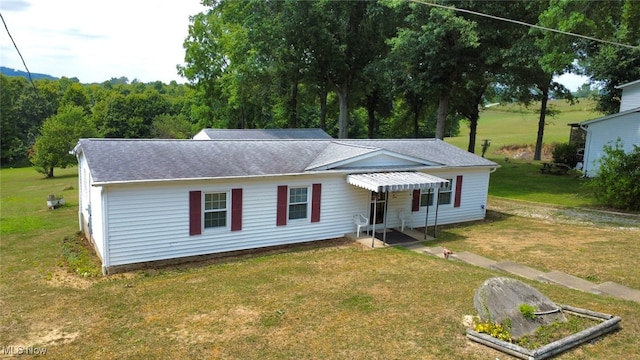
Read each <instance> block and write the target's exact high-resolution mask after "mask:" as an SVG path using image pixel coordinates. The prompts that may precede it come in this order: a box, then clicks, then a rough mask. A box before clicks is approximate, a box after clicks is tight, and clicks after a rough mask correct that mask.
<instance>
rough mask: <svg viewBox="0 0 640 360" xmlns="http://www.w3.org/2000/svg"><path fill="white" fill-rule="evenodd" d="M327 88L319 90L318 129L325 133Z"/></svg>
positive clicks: (323, 87)
mask: <svg viewBox="0 0 640 360" xmlns="http://www.w3.org/2000/svg"><path fill="white" fill-rule="evenodd" d="M327 93H328V92H327V87H326V86H324V85H323V86H322V89H321V90H320V128H321V129H322V130H324V131H327V95H328V94H327Z"/></svg>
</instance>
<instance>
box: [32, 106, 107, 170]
mask: <svg viewBox="0 0 640 360" xmlns="http://www.w3.org/2000/svg"><path fill="white" fill-rule="evenodd" d="M95 133H96V132H95V129H94V128H93V126H92V125H91V122H90V121H89V118H88V116H87V115H86V113H85V111H84V109H83V108H82V107H80V106H75V105H67V106H64V107H62V108H61V109H60V111H59V112H58V114H56V115H54V116H52V117H49V118H47V119H46V120H45V121H44V123H43V124H42V129H41V130H40V136H39V137H38V139H37V140H36V142H35V144H34V145H33V147H32V149H31V152H30V156H29V157H30V160H31V163H32V164H33V165H34V166H35V168H36V170H37V171H38V172H41V173H43V174H45V176H46V177H48V178H51V177H53V170H54V168H56V167H59V168H66V167H67V166H69V165H72V164H75V163H76V159H75V157H74V156H73V155H71V154H70V153H69V152H70V151H71V150H72V149H73V147H74V146H75V145H76V143H77V142H78V140H79V139H80V138H86V137H93V136H94V135H95Z"/></svg>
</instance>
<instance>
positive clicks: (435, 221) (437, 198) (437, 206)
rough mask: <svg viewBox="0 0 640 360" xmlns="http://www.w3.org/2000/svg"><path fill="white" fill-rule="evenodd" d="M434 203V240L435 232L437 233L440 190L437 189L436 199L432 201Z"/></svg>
mask: <svg viewBox="0 0 640 360" xmlns="http://www.w3.org/2000/svg"><path fill="white" fill-rule="evenodd" d="M434 201H437V202H436V217H435V219H434V220H433V238H434V239H435V238H436V237H437V231H438V208H439V207H440V188H438V196H436V199H434Z"/></svg>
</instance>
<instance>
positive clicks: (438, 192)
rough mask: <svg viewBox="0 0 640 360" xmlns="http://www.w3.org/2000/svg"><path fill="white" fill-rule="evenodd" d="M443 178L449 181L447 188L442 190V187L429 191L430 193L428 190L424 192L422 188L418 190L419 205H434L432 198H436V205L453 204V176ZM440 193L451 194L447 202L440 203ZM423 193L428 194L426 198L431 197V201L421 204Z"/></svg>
mask: <svg viewBox="0 0 640 360" xmlns="http://www.w3.org/2000/svg"><path fill="white" fill-rule="evenodd" d="M445 180H448V181H449V189H448V190H445V191H442V188H440V189H439V190H438V191H437V192H436V191H431V193H429V192H424V191H423V190H420V207H421V208H423V207H427V206H433V205H434V201H433V199H438V206H447V205H452V204H453V185H454V183H455V181H454V179H453V178H451V179H450V178H446V179H445ZM436 193H437V194H438V196H436ZM442 193H445V194H447V193H448V194H451V195H450V196H449V202H446V203H441V202H440V201H441V197H440V195H442ZM425 195H430V196H428V197H427V199H431V201H430V202H429V203H428V204H426V205H425V204H423V201H422V200H423V198H424V197H425Z"/></svg>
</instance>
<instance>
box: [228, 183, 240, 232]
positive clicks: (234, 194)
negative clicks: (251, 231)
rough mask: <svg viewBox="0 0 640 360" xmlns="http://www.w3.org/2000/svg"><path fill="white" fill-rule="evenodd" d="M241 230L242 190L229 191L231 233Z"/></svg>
mask: <svg viewBox="0 0 640 360" xmlns="http://www.w3.org/2000/svg"><path fill="white" fill-rule="evenodd" d="M238 230H242V189H231V231H238Z"/></svg>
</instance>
